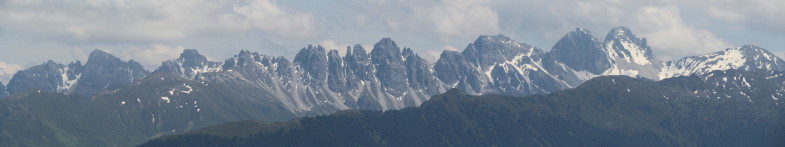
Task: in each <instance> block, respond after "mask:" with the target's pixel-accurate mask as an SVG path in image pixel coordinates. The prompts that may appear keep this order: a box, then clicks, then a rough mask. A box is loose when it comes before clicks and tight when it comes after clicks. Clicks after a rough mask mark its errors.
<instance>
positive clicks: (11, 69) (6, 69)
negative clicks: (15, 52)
mask: <svg viewBox="0 0 785 147" xmlns="http://www.w3.org/2000/svg"><path fill="white" fill-rule="evenodd" d="M19 70H22V66H20V65H16V64H9V63H6V62H3V61H0V82H3V83H5V84H8V80H10V79H11V76H13V75H14V74H15V73H16V72H17V71H19Z"/></svg>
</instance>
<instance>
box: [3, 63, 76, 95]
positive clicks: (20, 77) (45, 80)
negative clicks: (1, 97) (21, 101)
mask: <svg viewBox="0 0 785 147" xmlns="http://www.w3.org/2000/svg"><path fill="white" fill-rule="evenodd" d="M81 72H82V65H81V62H79V61H76V62H72V63H71V64H69V65H68V66H66V65H63V64H59V63H56V62H54V61H52V60H49V61H47V62H45V63H43V64H41V65H36V66H33V67H30V68H27V69H25V70H22V71H19V72H17V73H15V74H14V76H13V78H12V79H11V80H10V81H9V83H8V85H7V90H8V92H9V94H16V93H21V92H24V91H26V90H28V89H40V90H46V91H53V92H60V93H64V92H66V91H68V90H69V89H70V88H71V86H73V85H74V84H76V80H77V79H78V78H79V76H80V74H81Z"/></svg>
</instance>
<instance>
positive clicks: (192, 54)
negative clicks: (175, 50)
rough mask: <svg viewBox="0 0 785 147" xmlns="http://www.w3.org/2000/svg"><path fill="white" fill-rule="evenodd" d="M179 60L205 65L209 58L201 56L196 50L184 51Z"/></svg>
mask: <svg viewBox="0 0 785 147" xmlns="http://www.w3.org/2000/svg"><path fill="white" fill-rule="evenodd" d="M178 59H182V60H184V61H188V62H191V63H204V62H206V61H207V57H205V56H203V55H202V54H199V51H196V49H185V50H183V53H180V58H178Z"/></svg>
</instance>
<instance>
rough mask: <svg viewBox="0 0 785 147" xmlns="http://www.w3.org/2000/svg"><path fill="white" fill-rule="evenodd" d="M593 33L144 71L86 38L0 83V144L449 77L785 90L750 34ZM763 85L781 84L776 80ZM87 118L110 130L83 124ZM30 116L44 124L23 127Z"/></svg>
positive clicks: (199, 122)
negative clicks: (673, 51) (696, 46)
mask: <svg viewBox="0 0 785 147" xmlns="http://www.w3.org/2000/svg"><path fill="white" fill-rule="evenodd" d="M591 34H592V33H591V32H589V31H588V30H586V29H581V28H578V29H574V30H572V31H570V32H568V33H567V34H566V35H565V36H564V37H563V38H562V39H560V40H559V41H558V42H557V43H556V44H555V45H554V46H553V48H552V49H550V51H548V52H546V51H544V50H543V49H540V48H537V47H534V46H531V45H528V44H525V43H520V42H517V41H514V40H512V39H510V38H509V37H506V36H504V35H482V36H480V37H478V38H477V39H476V40H475V41H474V42H472V43H470V44H468V45H467V46H466V48H465V49H464V50H463V51H460V52H458V51H444V52H442V54H441V55H440V57H439V59H438V60H437V61H435V62H429V61H427V60H425V59H423V58H421V57H420V56H419V55H418V54H417V53H415V52H414V50H413V49H411V48H407V47H400V46H398V44H397V43H396V42H395V41H393V40H392V39H390V38H384V39H382V40H380V41H379V42H377V43H376V44H374V45H373V48H371V49H366V48H364V47H363V46H361V45H355V46H350V47H347V48H346V52H345V53H346V54H344V55H343V56H341V55H340V54H339V52H338V50H336V49H330V50H328V49H325V48H324V47H322V46H313V45H308V46H306V47H304V48H302V49H301V50H300V51H299V52H298V53H297V54H296V55H295V56H294V58H293V59H292V60H289V59H286V58H284V57H281V56H268V55H262V54H259V53H252V52H249V51H245V50H243V51H240V53H238V54H237V55H234V56H233V57H231V58H229V59H226V60H224V61H222V62H219V61H209V60H207V58H206V57H205V56H203V55H201V54H199V53H198V51H196V50H193V49H186V50H184V51H183V53H181V54H180V57H179V58H177V59H172V60H167V61H164V62H163V63H162V65H161V66H159V67H158V68H157V69H155V70H154V71H152V72H150V71H148V70H146V69H144V68H143V67H142V66H141V65H140V64H139V63H137V62H135V61H133V60H129V61H123V60H122V59H119V58H117V57H115V56H113V55H111V54H109V53H107V52H104V51H101V50H94V51H93V52H92V53H91V54H90V56H89V58H88V60H87V62H86V63H85V64H82V63H81V62H79V61H75V62H72V63H69V64H60V63H55V62H53V61H47V62H46V63H44V64H41V65H37V66H33V67H30V68H28V69H25V70H22V71H19V72H17V73H16V74H14V76H13V78H12V79H11V80H10V81H9V83H8V84H7V85H2V84H0V97H5V98H2V99H0V105H5V106H4V107H2V108H5V109H4V110H3V111H0V118H2V120H0V130H2V131H3V132H5V134H4V135H0V144H3V145H33V146H62V145H67V146H125V145H132V144H138V143H141V142H144V141H146V140H148V139H152V138H156V137H160V136H163V135H171V134H178V133H184V132H188V131H192V130H194V129H199V128H204V127H207V126H211V125H216V124H221V123H226V122H231V121H237V120H246V119H256V120H264V121H268V122H278V121H287V120H289V119H292V118H296V117H303V116H319V115H326V114H331V113H334V112H338V111H341V110H348V109H357V110H382V111H390V110H398V109H403V108H407V107H415V106H420V105H421V104H423V103H424V102H426V101H428V100H429V99H431V97H432V96H434V95H438V94H441V93H445V92H448V90H450V89H458V90H460V91H463V92H465V93H467V94H470V95H491V94H493V95H495V94H501V95H510V96H527V95H532V94H546V93H550V92H555V91H560V90H564V89H570V88H576V87H579V85H582V84H583V83H584V82H586V81H588V80H591V79H593V78H595V77H601V76H609V75H625V76H630V77H636V78H639V79H640V80H645V79H648V80H654V81H657V80H663V81H667V80H668V79H673V78H681V79H682V80H690V82H691V83H687V82H684V83H681V84H682V85H679V86H683V87H682V88H683V89H684V88H686V89H690V90H693V93H692V94H691V95H681V96H682V97H688V96H701V97H707V98H715V99H721V100H725V99H723V98H732V99H733V100H743V101H746V102H753V103H763V102H769V100H768V99H773V100H774V103H773V104H774V105H775V106H778V105H779V104H778V103H777V102H778V101H777V99H779V98H780V97H781V96H782V94H785V92H782V91H781V90H776V89H771V90H764V91H761V89H765V88H760V87H759V86H755V87H752V86H750V84H753V82H751V81H752V79H756V80H760V79H761V78H765V79H767V80H768V79H779V78H780V77H781V76H780V75H779V74H775V73H776V72H778V71H783V69H785V65H782V64H781V63H785V62H783V61H782V59H780V58H779V57H777V56H775V55H773V54H771V53H770V52H768V51H766V50H765V49H762V48H760V47H757V46H754V45H744V46H741V47H737V48H729V49H725V50H722V51H718V52H714V53H709V54H706V55H699V56H691V57H685V58H682V59H678V60H675V61H660V60H658V59H657V58H656V57H654V53H653V51H652V47H650V46H648V44H647V40H646V39H645V38H639V37H637V36H635V35H634V34H633V33H632V31H630V30H629V29H628V28H625V27H617V28H614V29H612V30H611V31H610V32H608V34H607V36H606V37H605V39H604V40H599V39H597V38H595V37H594V36H592V35H591ZM717 70H720V71H728V70H731V71H736V70H740V71H755V72H753V73H758V74H753V75H747V76H741V75H731V74H727V73H724V72H720V73H718V72H715V71H717ZM738 73H742V74H746V72H738ZM763 75H766V76H763ZM756 82H766V80H760V81H756ZM670 83H679V82H678V81H674V82H670ZM696 84H698V85H696ZM723 84H724V85H723ZM758 85H762V84H758ZM765 85H767V86H774V87H783V88H785V86H783V84H782V83H776V82H774V81H768V83H765ZM780 89H782V88H780ZM622 92H623V91H622ZM764 96H765V97H766V98H768V99H761V97H764ZM674 98H675V97H674ZM739 98H743V99H739ZM77 112H78V113H79V114H78V115H73V116H71V114H73V113H77ZM95 126H100V127H104V129H109V130H106V131H100V130H104V129H94V130H96V131H83V130H85V129H87V128H93V127H95ZM31 127H40V128H43V129H42V130H40V131H38V132H37V131H27V132H25V130H30V129H29V128H31ZM110 128H116V129H110ZM20 132H24V133H20ZM33 132H37V133H33ZM19 134H24V135H19ZM107 134H110V135H107ZM101 136H109V137H101Z"/></svg>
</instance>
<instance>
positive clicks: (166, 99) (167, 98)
mask: <svg viewBox="0 0 785 147" xmlns="http://www.w3.org/2000/svg"><path fill="white" fill-rule="evenodd" d="M161 100H164V101H166V103H169V102H171V101H170V100H169V97H165V96H162V97H161Z"/></svg>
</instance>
